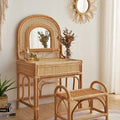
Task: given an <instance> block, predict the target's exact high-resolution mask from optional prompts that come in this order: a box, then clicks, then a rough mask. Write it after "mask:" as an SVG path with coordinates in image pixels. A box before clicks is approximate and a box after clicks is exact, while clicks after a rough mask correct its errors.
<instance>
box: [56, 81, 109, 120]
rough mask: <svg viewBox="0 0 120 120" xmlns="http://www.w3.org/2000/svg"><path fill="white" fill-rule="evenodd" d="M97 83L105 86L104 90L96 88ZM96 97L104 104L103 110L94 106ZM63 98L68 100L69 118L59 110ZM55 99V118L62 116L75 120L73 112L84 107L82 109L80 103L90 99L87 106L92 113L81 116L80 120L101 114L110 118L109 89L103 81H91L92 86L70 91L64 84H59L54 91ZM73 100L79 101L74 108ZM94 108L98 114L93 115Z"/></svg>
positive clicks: (68, 119)
mask: <svg viewBox="0 0 120 120" xmlns="http://www.w3.org/2000/svg"><path fill="white" fill-rule="evenodd" d="M95 84H99V85H100V86H103V88H104V91H101V90H98V89H95V88H94V85H95ZM59 89H62V90H63V91H62V92H59ZM58 98H59V99H58ZM95 99H97V100H98V101H99V102H100V103H101V104H102V105H103V110H100V109H98V108H95V107H94V106H93V103H94V100H95ZM63 100H65V101H66V102H67V119H66V118H64V117H63V116H62V114H60V111H59V110H58V108H59V106H60V102H62V101H63ZM54 101H55V103H54V106H55V109H54V111H55V120H57V118H60V119H62V120H73V113H74V112H75V111H76V110H82V109H83V108H82V109H80V108H79V104H80V103H82V102H83V101H88V103H89V107H88V108H86V110H87V109H88V110H90V113H91V115H90V116H88V115H86V116H85V117H84V118H80V119H79V120H83V119H91V118H97V117H101V116H105V117H106V120H108V91H107V88H106V87H105V85H104V84H103V83H101V82H98V81H94V82H92V83H91V85H90V88H86V89H78V90H72V91H68V89H67V88H66V87H64V86H62V85H58V86H57V87H56V88H55V91H54ZM59 101H60V102H59ZM73 101H76V102H77V103H76V104H75V106H74V107H73V109H71V103H72V102H73ZM77 108H78V109H77ZM93 110H95V111H97V112H98V114H96V115H92V112H93Z"/></svg>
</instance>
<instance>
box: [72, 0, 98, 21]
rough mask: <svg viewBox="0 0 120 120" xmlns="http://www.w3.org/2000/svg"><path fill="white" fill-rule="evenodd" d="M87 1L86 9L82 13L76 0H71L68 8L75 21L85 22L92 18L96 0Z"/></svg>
mask: <svg viewBox="0 0 120 120" xmlns="http://www.w3.org/2000/svg"><path fill="white" fill-rule="evenodd" d="M87 2H88V9H87V10H86V11H85V12H83V13H82V12H80V11H79V10H78V8H77V3H78V0H71V3H70V9H71V13H72V17H73V20H74V21H75V22H76V23H86V22H89V21H90V19H92V18H93V16H94V13H95V11H96V10H97V7H96V0H87Z"/></svg>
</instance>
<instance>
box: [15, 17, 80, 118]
mask: <svg viewBox="0 0 120 120" xmlns="http://www.w3.org/2000/svg"><path fill="white" fill-rule="evenodd" d="M39 27H40V28H42V29H43V28H44V29H45V30H48V31H49V32H50V47H49V48H31V46H30V42H31V41H30V34H31V31H32V30H34V29H36V28H39ZM58 33H60V28H59V25H58V24H57V22H56V21H55V20H54V19H53V18H51V17H49V16H45V15H32V16H29V17H27V18H25V19H24V20H22V21H21V22H20V24H19V26H18V31H17V86H18V88H17V107H18V108H19V107H20V103H23V104H25V105H27V106H29V107H31V108H32V109H33V110H34V120H38V119H39V98H42V97H49V96H52V95H42V86H43V85H44V84H53V83H56V84H62V83H61V82H62V79H63V78H64V79H65V80H66V86H67V82H68V78H69V77H71V78H72V79H73V81H75V80H77V81H78V88H82V60H75V59H65V58H64V56H63V55H62V47H61V45H60V43H59V42H58V40H57V35H58ZM33 43H34V42H33ZM33 43H32V44H33ZM26 49H29V51H30V53H34V54H37V55H38V56H39V59H38V60H37V61H35V60H30V59H26V58H25V55H26ZM53 78H54V79H55V81H52V82H49V80H50V79H53ZM74 88H75V83H74V82H73V89H74ZM26 89H27V90H26Z"/></svg>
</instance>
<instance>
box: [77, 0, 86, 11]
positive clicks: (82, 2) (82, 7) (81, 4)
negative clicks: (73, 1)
mask: <svg viewBox="0 0 120 120" xmlns="http://www.w3.org/2000/svg"><path fill="white" fill-rule="evenodd" d="M77 9H78V11H79V12H81V13H85V12H86V11H87V10H88V0H78V2H77Z"/></svg>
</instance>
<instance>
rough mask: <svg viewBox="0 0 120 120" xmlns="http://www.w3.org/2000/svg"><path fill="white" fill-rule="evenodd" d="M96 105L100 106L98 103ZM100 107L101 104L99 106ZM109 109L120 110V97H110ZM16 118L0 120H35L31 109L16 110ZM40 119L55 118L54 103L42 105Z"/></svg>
mask: <svg viewBox="0 0 120 120" xmlns="http://www.w3.org/2000/svg"><path fill="white" fill-rule="evenodd" d="M96 104H98V103H97V102H96ZM98 106H99V104H98ZM109 109H120V95H109ZM16 114H17V115H16V117H9V118H5V119H0V120H33V110H31V109H30V108H28V107H26V108H20V109H19V110H16ZM39 114H40V119H39V120H47V119H49V118H51V117H53V116H54V105H53V103H50V104H44V105H40V112H39Z"/></svg>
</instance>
